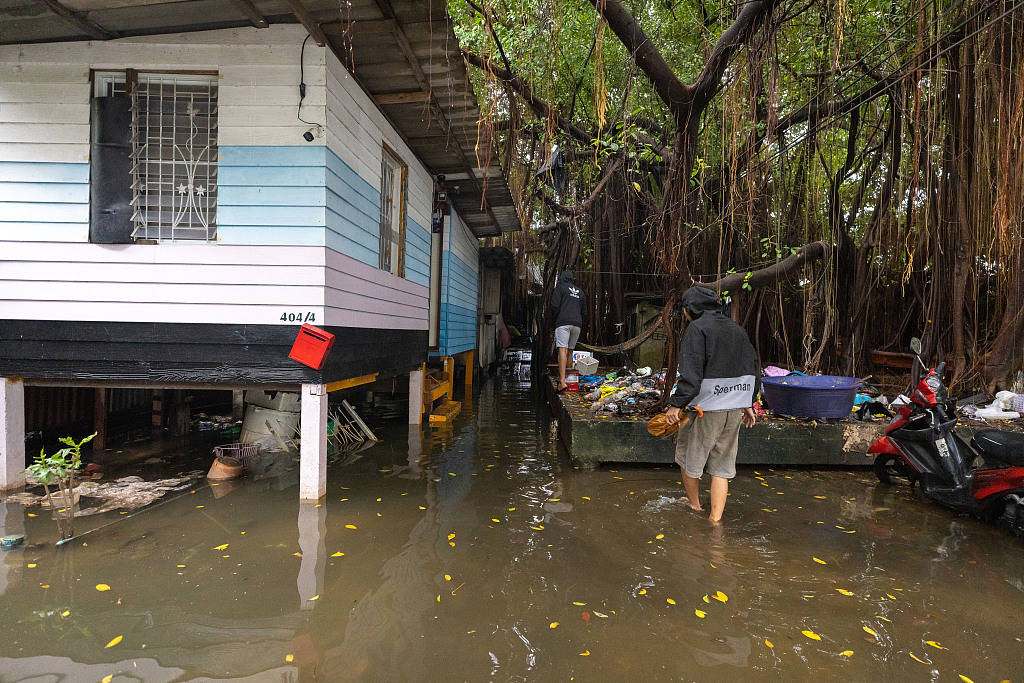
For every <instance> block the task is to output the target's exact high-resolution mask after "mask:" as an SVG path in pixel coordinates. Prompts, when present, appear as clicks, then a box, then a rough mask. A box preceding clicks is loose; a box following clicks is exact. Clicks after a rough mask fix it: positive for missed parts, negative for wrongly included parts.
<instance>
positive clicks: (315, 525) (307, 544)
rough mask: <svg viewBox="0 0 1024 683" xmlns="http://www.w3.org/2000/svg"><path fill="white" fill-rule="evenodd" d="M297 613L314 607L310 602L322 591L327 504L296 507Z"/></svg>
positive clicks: (325, 554) (325, 551)
mask: <svg viewBox="0 0 1024 683" xmlns="http://www.w3.org/2000/svg"><path fill="white" fill-rule="evenodd" d="M299 550H300V551H301V553H302V559H301V560H300V562H299V575H298V577H297V578H296V588H298V590H299V609H300V610H309V609H313V608H314V607H316V605H317V603H316V602H314V601H313V598H315V597H317V596H318V595H320V594H321V593H322V592H323V590H324V567H325V566H326V565H327V504H326V503H311V502H305V503H299Z"/></svg>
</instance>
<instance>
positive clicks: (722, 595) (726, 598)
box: [713, 591, 729, 602]
mask: <svg viewBox="0 0 1024 683" xmlns="http://www.w3.org/2000/svg"><path fill="white" fill-rule="evenodd" d="M713 597H714V598H715V600H718V602H729V596H728V595H726V594H725V593H723V592H722V591H718V592H717V593H715V595H714V596H713Z"/></svg>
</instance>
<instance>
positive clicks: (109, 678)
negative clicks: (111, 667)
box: [100, 674, 114, 683]
mask: <svg viewBox="0 0 1024 683" xmlns="http://www.w3.org/2000/svg"><path fill="white" fill-rule="evenodd" d="M112 680H114V674H107V675H106V676H104V677H103V680H102V681H100V683H110V682H111V681H112Z"/></svg>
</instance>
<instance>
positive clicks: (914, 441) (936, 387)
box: [868, 337, 1024, 531]
mask: <svg viewBox="0 0 1024 683" xmlns="http://www.w3.org/2000/svg"><path fill="white" fill-rule="evenodd" d="M910 348H911V350H912V351H913V352H914V370H913V374H914V375H916V374H917V371H918V366H920V369H921V370H923V371H924V376H923V377H922V378H921V379H920V381H919V382H917V384H916V386H915V387H914V389H913V392H912V395H911V397H910V402H909V403H907V404H904V405H902V406H900V407H899V409H898V411H897V413H896V415H895V417H894V418H893V420H892V422H890V423H889V426H888V427H887V428H886V430H885V435H884V436H882V437H881V438H879V439H878V440H877V441H875V442H874V443H873V444H872V445H871V448H870V449H869V450H868V452H869V453H873V454H875V460H874V471H875V474H876V475H877V476H878V478H879V480H881V481H882V482H883V483H885V484H896V483H900V482H904V483H907V484H909V485H911V486H913V485H914V484H915V483H917V484H919V485H920V486H921V492H922V493H924V495H925V496H927V497H928V498H930V499H932V500H933V501H935V502H936V503H939V504H941V505H945V506H946V507H949V508H952V509H953V510H956V511H958V512H965V513H969V514H972V515H976V516H978V517H982V518H985V519H988V520H991V521H996V520H1000V519H1001V520H1002V521H1004V522H1007V523H1009V524H1010V525H1011V526H1013V527H1015V528H1016V529H1017V530H1019V531H1024V434H1014V433H1012V432H1005V431H1001V430H998V429H983V430H980V431H978V432H975V434H974V436H973V437H971V440H970V441H969V442H968V441H966V440H965V439H964V438H963V437H961V436H960V435H959V434H957V433H956V431H955V430H956V426H957V413H956V402H955V401H953V400H951V399H950V398H949V396H948V394H947V391H946V386H945V384H944V383H943V380H942V376H943V372H944V370H945V363H942V364H940V365H939V366H938V368H928V367H927V366H925V364H924V362H923V361H922V360H921V340H920V339H917V338H916V337H915V338H914V339H913V340H912V341H911V344H910ZM912 384H913V380H912Z"/></svg>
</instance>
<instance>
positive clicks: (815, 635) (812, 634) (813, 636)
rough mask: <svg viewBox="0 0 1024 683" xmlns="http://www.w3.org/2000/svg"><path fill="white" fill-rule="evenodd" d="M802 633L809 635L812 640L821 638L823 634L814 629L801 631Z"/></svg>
mask: <svg viewBox="0 0 1024 683" xmlns="http://www.w3.org/2000/svg"><path fill="white" fill-rule="evenodd" d="M800 633H802V634H804V635H805V636H807V637H808V638H810V639H811V640H821V636H819V635H818V634H817V633H815V632H814V631H800Z"/></svg>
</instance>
